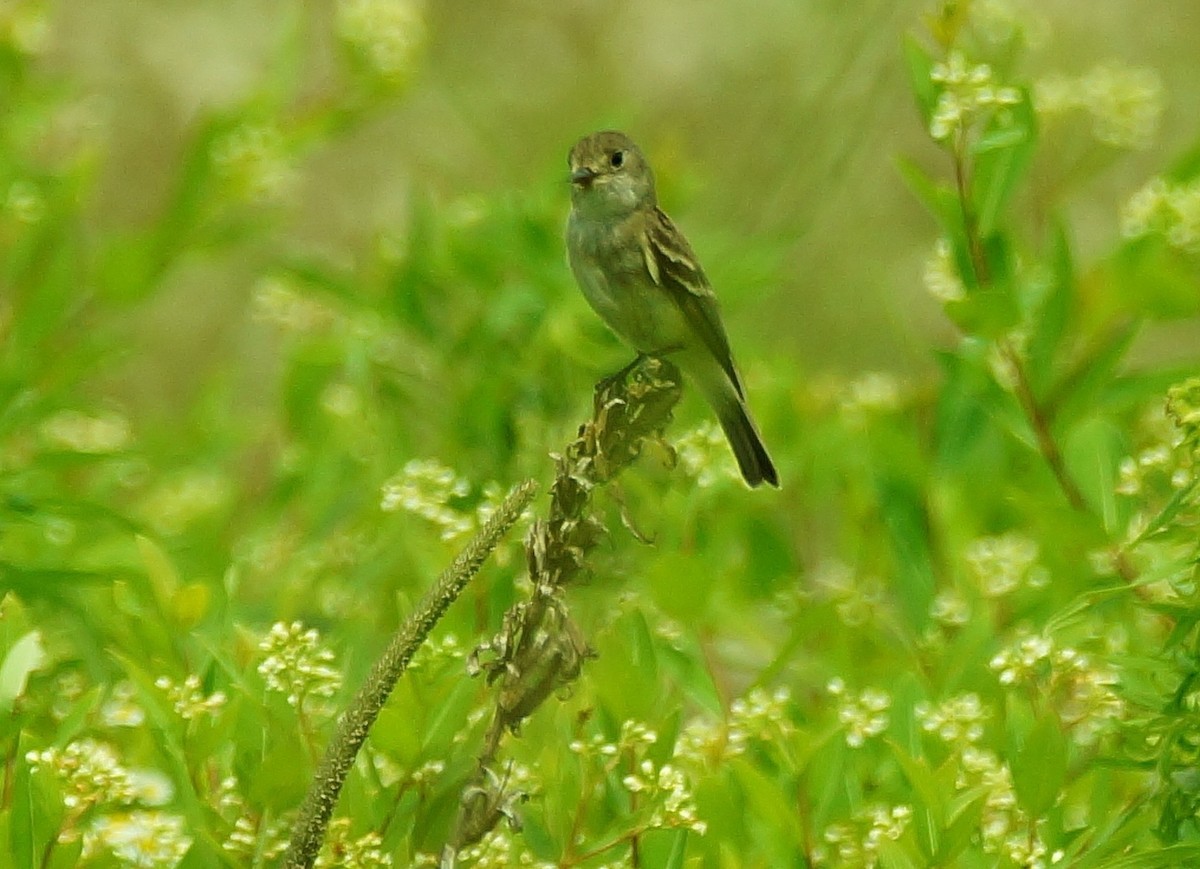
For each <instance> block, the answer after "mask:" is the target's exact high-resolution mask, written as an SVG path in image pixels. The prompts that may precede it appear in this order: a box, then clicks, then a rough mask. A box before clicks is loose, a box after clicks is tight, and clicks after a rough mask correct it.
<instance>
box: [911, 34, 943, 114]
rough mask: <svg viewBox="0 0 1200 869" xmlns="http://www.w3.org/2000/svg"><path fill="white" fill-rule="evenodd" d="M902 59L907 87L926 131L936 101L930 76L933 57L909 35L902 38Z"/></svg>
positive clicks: (935, 90) (934, 88)
mask: <svg viewBox="0 0 1200 869" xmlns="http://www.w3.org/2000/svg"><path fill="white" fill-rule="evenodd" d="M904 59H905V61H906V62H907V64H908V80H909V85H910V86H911V87H912V92H913V96H915V97H916V98H917V108H919V109H920V110H921V120H922V122H923V124H924V126H925V128H926V129H928V128H929V122H930V120H931V119H932V118H933V110H934V108H935V107H936V106H937V100H938V88H937V86H936V85H935V84H934V82H933V78H932V77H931V76H930V72H931V71H932V70H933V57H932V56H930V54H929V52H928V51H926V50H925V46H923V45H922V44H921V43H920V42H918V41H917V39H916V37H914V36H912V35H911V34H910V35H908V36H906V37H905V38H904Z"/></svg>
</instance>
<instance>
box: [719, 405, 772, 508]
mask: <svg viewBox="0 0 1200 869" xmlns="http://www.w3.org/2000/svg"><path fill="white" fill-rule="evenodd" d="M713 409H714V410H715V411H716V412H717V419H718V420H719V421H720V423H721V428H722V429H723V430H724V431H725V437H726V439H727V440H728V441H729V446H730V447H731V448H732V449H733V455H734V458H736V459H737V463H738V468H740V469H741V472H742V478H743V479H744V480H745V481H746V484H747V485H748V486H750V487H751V488H754V487H756V486H760V485H762V484H763V483H770V484H771V485H772V486H775V487H776V488H778V487H779V475H778V474H777V473H776V471H775V463H774V462H772V461H771V456H770V455H769V454H768V453H767V447H766V445H765V444H764V443H763V440H762V435H760V434H759V433H758V427H757V426H756V425H755V424H754V420H752V419H751V418H750V411H749V410H748V409H747V408H746V404H745V402H743V401H738V400H735V399H733V397H732V396H727V397H726V400H725V401H722V402H721V403H720V404H719V405H716V406H714V408H713Z"/></svg>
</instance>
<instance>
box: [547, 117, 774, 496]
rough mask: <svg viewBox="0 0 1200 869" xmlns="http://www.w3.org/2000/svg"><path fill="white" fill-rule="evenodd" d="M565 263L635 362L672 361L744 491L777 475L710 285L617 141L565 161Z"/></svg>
mask: <svg viewBox="0 0 1200 869" xmlns="http://www.w3.org/2000/svg"><path fill="white" fill-rule="evenodd" d="M567 159H568V165H569V167H570V184H571V213H570V216H569V217H568V218H567V229H566V244H567V261H568V264H569V265H570V268H571V272H572V273H573V274H574V276H575V280H576V282H577V283H578V284H579V288H580V290H581V291H582V293H583V295H584V297H585V298H586V299H587V301H588V303H589V304H590V305H591V307H592V309H593V310H594V311H595V312H596V313H597V314H598V315H599V316H600V318H601V319H602V320H603V321H604V322H605V323H606V324H607V325H608V327H609V328H610V329H612V331H613V332H615V333H616V334H617V336H618V337H619V338H621V339H622V340H623V341H624V342H625V343H627V344H629V345H630V346H631V347H633V349H634V350H636V351H637V352H638V354H639V356H642V355H645V356H655V357H662V358H667V357H669V358H670V359H671V360H672V361H674V362H675V363H676V364H677V365H678V367H679V368H680V369H681V370H682V371H683V374H684V376H685V377H686V378H687V380H688V381H690V382H691V383H693V384H695V386H696V387H697V388H698V389H699V390H700V392H701V394H702V395H703V396H704V398H705V399H706V401H707V402H708V404H709V406H710V407H711V408H712V409H713V411H714V412H715V413H716V416H717V421H718V422H719V423H720V424H721V428H722V430H723V431H724V432H725V438H726V440H728V442H729V446H730V448H731V449H732V450H733V455H734V457H735V458H736V459H737V463H738V468H739V470H740V471H741V474H742V478H743V479H744V480H745V481H746V483H747V485H749V486H750V487H751V488H755V487H758V486H760V485H762V484H763V483H769V484H770V485H772V486H775V487H778V486H779V475H778V473H777V472H776V470H775V464H774V462H772V461H771V456H770V454H769V453H768V452H767V448H766V445H765V444H764V443H763V439H762V435H761V434H760V433H759V430H758V427H757V426H756V425H755V423H754V419H753V417H752V416H751V415H750V409H749V407H748V406H747V403H746V390H745V387H744V386H743V384H742V378H741V375H740V374H739V373H738V368H737V365H736V364H735V363H734V360H733V353H732V351H731V350H730V348H729V338H728V336H727V335H726V333H725V327H724V325H723V324H722V322H721V313H720V309H719V308H718V305H717V298H716V295H715V294H714V293H713V290H712V286H711V285H710V284H709V281H708V278H707V277H706V276H705V274H704V270H703V269H702V268H701V267H700V262H699V260H698V259H697V257H696V254H695V253H694V252H693V251H692V247H691V245H689V244H688V242H687V239H686V238H685V237H684V235H683V233H682V232H680V231H679V229H678V228H677V227H676V226H675V224H674V223H673V222H672V221H671V218H669V217H668V216H667V215H666V213H665V212H664V211H663V210H662V209H661V208H659V206H658V196H657V193H656V191H655V187H654V172H653V170H652V169H651V168H650V164H649V163H648V162H647V160H646V157H645V155H644V154H643V153H642V150H641V149H640V148H638V146H637V145H636V144H634V142H633V140H632V139H630V138H629V137H628V136H627V135H625V134H624V133H620V132H617V131H615V130H602V131H600V132H596V133H592V134H590V135H587V136H584V137H583V138H582V139H580V140H579V141H578V142H576V143H575V145H574V147H572V148H571V150H570V153H569V155H568V158H567Z"/></svg>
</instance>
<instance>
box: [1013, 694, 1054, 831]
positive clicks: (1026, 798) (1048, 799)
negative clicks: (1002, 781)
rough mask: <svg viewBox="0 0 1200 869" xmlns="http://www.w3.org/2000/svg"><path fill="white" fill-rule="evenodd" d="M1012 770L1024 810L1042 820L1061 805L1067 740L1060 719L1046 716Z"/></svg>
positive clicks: (1040, 719)
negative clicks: (1047, 813) (1059, 803)
mask: <svg viewBox="0 0 1200 869" xmlns="http://www.w3.org/2000/svg"><path fill="white" fill-rule="evenodd" d="M1009 766H1010V768H1011V769H1012V775H1013V786H1014V788H1015V789H1016V792H1017V799H1018V800H1020V802H1021V806H1022V808H1024V809H1025V811H1027V812H1028V813H1029V814H1030V815H1031V816H1032V817H1034V818H1041V817H1042V816H1044V815H1045V814H1046V812H1047V811H1048V810H1049V809H1050V808H1051V807H1052V806H1053V805H1054V804H1055V802H1057V801H1058V795H1059V792H1060V791H1061V790H1062V786H1063V780H1064V779H1065V778H1066V773H1067V740H1066V736H1065V735H1064V734H1063V730H1062V723H1061V722H1060V721H1059V720H1058V718H1057V716H1055V715H1051V714H1043V715H1042V716H1041V717H1040V718H1039V719H1038V720H1037V721H1036V722H1035V723H1034V726H1033V729H1032V730H1031V731H1030V733H1029V734H1028V736H1026V738H1025V743H1024V745H1022V746H1020V748H1018V750H1017V751H1016V752H1015V753H1014V754H1013V755H1012V756H1011V759H1010V761H1009Z"/></svg>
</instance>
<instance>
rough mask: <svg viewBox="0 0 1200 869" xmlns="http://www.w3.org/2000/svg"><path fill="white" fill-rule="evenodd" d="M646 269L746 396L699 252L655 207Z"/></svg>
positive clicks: (737, 387)
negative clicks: (699, 259)
mask: <svg viewBox="0 0 1200 869" xmlns="http://www.w3.org/2000/svg"><path fill="white" fill-rule="evenodd" d="M647 236H648V238H647V242H648V249H647V250H646V251H645V256H646V268H647V269H648V270H649V272H650V276H651V277H652V278H653V279H654V282H655V283H656V284H658V285H659V286H661V287H662V288H663V289H664V290H666V291H667V294H668V295H669V296H670V297H671V299H672V300H673V301H674V302H675V304H677V305H678V306H679V309H680V310H681V311H682V312H683V316H684V317H685V318H686V319H687V321H688V323H690V324H691V326H692V328H693V329H695V331H696V334H697V335H699V336H700V339H701V340H702V341H703V342H704V346H706V347H707V348H708V349H709V351H710V352H711V353H712V354H713V356H715V357H716V358H717V361H718V362H719V363H720V364H721V367H722V368H723V369H724V370H725V373H726V374H728V375H729V380H730V382H732V383H733V386H734V388H735V389H736V390H737V392H738V395H741V396H743V397H744V395H743V392H742V381H741V378H739V377H738V373H737V369H736V368H735V367H734V365H733V353H732V352H731V351H730V349H729V338H728V336H727V335H726V334H725V327H724V326H722V325H721V314H720V311H719V310H718V308H717V297H716V296H715V295H714V294H713V291H712V286H711V285H710V284H709V283H708V278H707V277H705V275H704V271H703V270H702V269H701V268H700V263H699V261H698V260H697V258H696V254H694V253H693V252H692V249H691V247H690V246H689V245H688V243H687V240H686V239H685V238H684V237H683V234H682V233H680V232H679V230H678V229H676V228H675V224H673V223H672V222H671V218H669V217H667V215H666V214H665V213H663V211H662V210H661V209H657V208H656V209H655V211H654V218H653V219H652V220H651V221H650V225H649V227H648V231H647Z"/></svg>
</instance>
